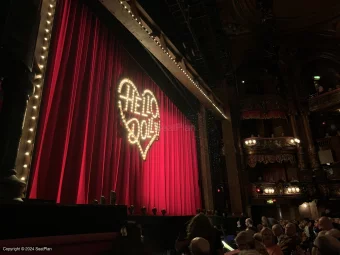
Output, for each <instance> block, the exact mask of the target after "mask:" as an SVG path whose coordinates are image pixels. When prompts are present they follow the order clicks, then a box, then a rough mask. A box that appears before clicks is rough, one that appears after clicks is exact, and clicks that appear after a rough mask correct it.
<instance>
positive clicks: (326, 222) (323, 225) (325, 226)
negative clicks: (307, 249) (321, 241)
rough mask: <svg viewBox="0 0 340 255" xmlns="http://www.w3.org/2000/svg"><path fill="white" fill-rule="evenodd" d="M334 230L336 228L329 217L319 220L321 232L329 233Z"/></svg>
mask: <svg viewBox="0 0 340 255" xmlns="http://www.w3.org/2000/svg"><path fill="white" fill-rule="evenodd" d="M333 228H334V226H333V223H332V221H331V220H330V219H329V218H328V217H325V216H324V217H321V218H320V219H319V229H320V230H325V231H329V230H331V229H333Z"/></svg>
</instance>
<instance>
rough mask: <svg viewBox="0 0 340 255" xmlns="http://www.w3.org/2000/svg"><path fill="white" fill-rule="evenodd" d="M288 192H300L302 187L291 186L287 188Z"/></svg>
mask: <svg viewBox="0 0 340 255" xmlns="http://www.w3.org/2000/svg"><path fill="white" fill-rule="evenodd" d="M287 192H288V193H289V194H294V193H299V192H300V188H299V187H289V188H288V189H287Z"/></svg>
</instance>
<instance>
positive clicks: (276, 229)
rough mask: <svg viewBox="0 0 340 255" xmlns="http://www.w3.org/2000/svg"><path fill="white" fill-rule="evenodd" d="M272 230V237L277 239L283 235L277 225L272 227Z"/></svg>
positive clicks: (279, 226)
mask: <svg viewBox="0 0 340 255" xmlns="http://www.w3.org/2000/svg"><path fill="white" fill-rule="evenodd" d="M272 230H273V233H274V236H276V237H279V236H280V235H282V234H283V229H282V227H281V225H279V224H276V225H274V226H273V228H272Z"/></svg>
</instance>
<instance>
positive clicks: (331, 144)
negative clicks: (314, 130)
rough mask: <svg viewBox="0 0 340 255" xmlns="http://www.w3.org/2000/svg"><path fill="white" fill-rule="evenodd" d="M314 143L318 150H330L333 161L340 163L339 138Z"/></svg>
mask: <svg viewBox="0 0 340 255" xmlns="http://www.w3.org/2000/svg"><path fill="white" fill-rule="evenodd" d="M316 142H317V144H318V146H319V149H320V150H331V151H332V154H333V157H334V161H336V162H337V161H340V136H330V137H326V138H322V139H318V140H317V141H316Z"/></svg>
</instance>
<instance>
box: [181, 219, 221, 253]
mask: <svg viewBox="0 0 340 255" xmlns="http://www.w3.org/2000/svg"><path fill="white" fill-rule="evenodd" d="M196 237H201V238H204V239H206V240H208V242H209V245H210V254H213V255H220V254H223V247H222V242H221V235H220V233H219V231H218V230H217V229H215V228H214V226H213V225H212V223H211V221H210V219H209V218H208V217H207V216H206V215H205V214H203V213H200V214H197V215H196V216H195V217H193V218H192V219H191V220H190V222H189V224H188V227H187V236H186V237H184V238H179V239H177V241H176V244H175V248H176V250H177V251H178V252H181V253H189V252H190V250H189V246H190V243H191V241H192V240H193V239H194V238H196Z"/></svg>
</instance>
